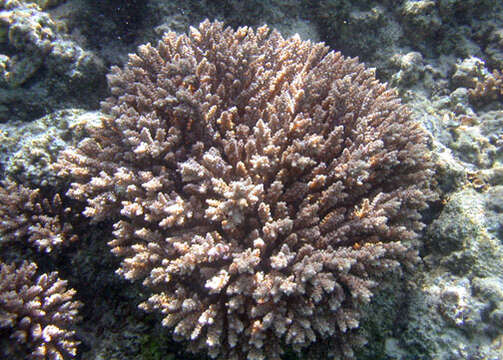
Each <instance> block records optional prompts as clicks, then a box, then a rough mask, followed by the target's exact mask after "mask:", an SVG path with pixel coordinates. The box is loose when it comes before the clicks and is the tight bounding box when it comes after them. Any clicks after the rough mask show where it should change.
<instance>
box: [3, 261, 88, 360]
mask: <svg viewBox="0 0 503 360" xmlns="http://www.w3.org/2000/svg"><path fill="white" fill-rule="evenodd" d="M36 271H37V265H36V264H35V263H29V262H24V263H23V264H22V265H21V266H20V267H18V268H16V267H15V266H14V265H9V264H4V263H1V262H0V329H2V330H3V331H5V330H6V329H7V330H8V332H9V333H10V337H11V338H12V339H15V340H17V342H18V343H20V344H24V346H25V347H26V348H27V349H28V352H30V354H29V355H27V356H28V358H29V359H50V360H63V359H68V358H69V357H73V356H74V355H75V354H76V350H77V345H78V342H77V341H75V340H74V339H73V337H74V331H71V330H69V328H70V327H71V325H72V324H73V323H74V322H75V321H76V320H77V319H78V316H77V313H78V309H79V307H80V306H81V303H80V302H78V301H74V300H73V296H74V295H75V290H73V289H70V290H67V288H66V281H64V280H61V279H59V278H58V274H57V273H56V272H52V273H50V274H42V275H40V276H38V277H36V276H35V273H36ZM4 351H5V349H3V350H2V352H4ZM16 356H18V357H19V358H20V356H21V355H20V354H19V352H17V355H16ZM23 358H24V357H23Z"/></svg>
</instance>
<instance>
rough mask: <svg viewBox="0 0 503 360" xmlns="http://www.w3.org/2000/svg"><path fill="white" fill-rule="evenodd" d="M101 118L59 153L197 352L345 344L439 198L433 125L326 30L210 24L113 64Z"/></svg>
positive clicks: (90, 209) (152, 303) (66, 171)
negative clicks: (327, 42) (285, 33)
mask: <svg viewBox="0 0 503 360" xmlns="http://www.w3.org/2000/svg"><path fill="white" fill-rule="evenodd" d="M108 80H109V85H110V90H111V94H112V96H111V97H110V98H109V99H107V101H105V102H104V103H103V104H102V109H103V112H104V113H105V114H106V116H104V118H103V122H102V124H101V126H98V127H97V128H96V129H94V130H92V133H91V136H90V137H89V138H87V139H85V140H83V141H82V142H81V143H80V144H79V145H78V146H77V147H76V148H70V149H68V150H65V151H63V152H62V153H61V155H60V158H59V160H58V163H57V164H56V168H57V170H58V171H59V174H60V175H63V176H70V177H71V178H72V179H73V183H72V186H71V189H70V190H69V192H68V194H69V195H70V196H71V197H73V198H75V199H78V200H82V201H86V202H87V208H86V210H85V211H84V214H85V215H87V216H89V217H91V218H92V220H93V221H95V222H96V221H101V220H104V219H113V220H114V221H116V223H115V231H114V239H113V240H112V241H111V242H110V245H111V247H112V251H113V252H114V253H115V254H116V255H118V256H120V257H122V258H123V261H122V264H121V266H120V268H119V270H118V273H119V274H121V275H122V276H124V277H125V278H127V279H131V280H137V279H143V283H144V285H146V286H147V287H149V288H151V290H152V292H153V295H152V296H151V297H150V298H149V299H148V300H147V301H145V302H144V303H143V304H141V305H140V306H141V308H143V309H145V310H148V311H154V310H158V311H160V312H161V313H162V314H163V317H164V319H163V321H162V324H163V325H165V326H167V327H169V328H172V329H173V334H174V337H175V339H179V340H189V350H191V351H207V352H208V354H209V355H210V356H212V357H218V358H221V359H245V358H246V359H250V360H251V359H279V357H280V354H282V353H283V351H284V348H285V347H286V346H291V347H292V348H293V349H294V350H296V351H300V350H302V349H303V348H306V347H307V346H309V345H311V344H313V343H315V342H322V341H325V343H328V344H329V345H330V347H331V351H332V353H333V354H334V355H341V356H343V357H346V358H349V357H352V356H353V350H352V348H353V346H356V345H358V344H361V342H362V339H361V338H360V337H358V336H357V335H356V334H355V333H354V331H353V330H354V329H356V328H357V327H358V326H359V319H360V318H361V316H362V305H363V304H365V303H368V302H369V301H370V298H371V296H372V291H373V289H374V288H375V287H376V286H377V285H378V284H379V281H380V278H381V277H382V276H383V275H384V274H385V273H387V272H397V271H400V268H401V265H406V266H409V265H413V264H414V263H415V262H416V261H417V253H416V251H415V250H414V249H413V248H412V246H411V245H410V240H411V239H413V238H414V237H415V236H416V235H417V232H419V231H420V230H421V229H422V227H423V224H422V223H421V216H420V211H421V210H423V209H424V208H425V207H426V202H427V201H428V200H429V199H432V198H434V195H433V193H432V192H431V191H430V190H429V186H430V182H431V178H432V170H431V169H430V168H431V161H430V159H429V154H428V151H427V147H426V135H425V133H424V131H423V130H422V128H421V127H420V126H419V124H418V123H416V122H414V121H412V120H411V118H410V114H409V112H408V110H407V109H406V108H405V107H404V106H403V105H401V103H400V100H399V99H398V98H397V96H396V94H395V91H394V90H393V89H388V88H387V86H386V85H385V84H382V83H380V82H379V81H377V80H376V79H375V76H374V71H373V70H371V69H366V68H365V67H364V65H362V64H360V63H359V62H358V61H357V59H350V58H344V57H343V56H342V55H341V54H340V53H336V52H331V51H329V49H328V48H327V47H326V46H324V45H323V44H313V43H311V42H309V41H302V40H301V39H300V38H299V37H298V36H294V37H292V38H289V39H284V38H283V37H282V36H281V35H280V34H279V33H278V32H276V31H270V30H269V29H268V28H267V27H266V26H263V27H261V28H259V29H257V30H256V31H253V30H252V29H250V28H247V27H243V28H239V29H237V30H235V31H234V30H232V29H230V28H224V27H223V25H222V23H219V22H208V21H206V22H203V23H202V24H201V25H200V26H199V28H198V29H195V28H191V31H190V34H189V35H180V36H178V35H176V34H175V33H167V34H165V35H164V37H163V39H162V41H160V42H159V44H158V46H157V47H152V46H151V45H150V44H147V45H144V46H140V47H139V49H138V52H137V54H132V55H130V57H129V61H128V63H127V65H126V66H125V67H124V69H119V68H117V67H114V68H113V69H112V73H111V74H110V75H109V77H108Z"/></svg>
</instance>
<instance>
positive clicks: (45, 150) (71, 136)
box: [0, 109, 101, 187]
mask: <svg viewBox="0 0 503 360" xmlns="http://www.w3.org/2000/svg"><path fill="white" fill-rule="evenodd" d="M100 116H101V115H100V113H99V112H86V111H84V110H81V109H67V110H61V111H57V112H55V113H51V114H49V115H47V116H45V117H43V118H41V119H39V120H37V121H34V122H31V123H9V124H0V136H2V138H0V140H1V144H2V146H0V164H1V168H2V170H3V171H2V175H3V177H10V178H12V179H16V180H17V181H19V182H22V183H24V184H30V185H31V186H35V187H47V186H53V187H54V186H55V187H58V186H59V185H60V183H61V182H62V179H60V178H58V177H57V176H56V174H55V172H54V171H53V169H52V167H51V165H52V164H53V163H54V162H55V161H56V158H57V155H58V153H59V151H60V150H62V149H64V148H65V147H67V146H70V145H75V144H77V143H78V142H79V141H80V140H81V139H82V138H83V137H84V136H85V134H86V128H87V127H88V126H90V125H92V124H93V123H96V122H97V121H99V118H100Z"/></svg>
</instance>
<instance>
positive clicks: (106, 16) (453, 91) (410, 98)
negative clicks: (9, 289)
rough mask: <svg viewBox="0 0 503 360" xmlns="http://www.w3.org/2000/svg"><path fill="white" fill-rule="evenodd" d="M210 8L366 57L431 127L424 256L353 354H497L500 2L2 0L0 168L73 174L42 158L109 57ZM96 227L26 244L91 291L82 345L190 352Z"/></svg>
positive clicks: (501, 322)
mask: <svg viewBox="0 0 503 360" xmlns="http://www.w3.org/2000/svg"><path fill="white" fill-rule="evenodd" d="M206 18H209V19H210V20H213V19H218V20H221V21H223V22H224V23H225V24H227V25H230V26H232V27H238V26H243V25H247V26H252V27H257V26H260V25H262V24H264V23H267V24H268V25H269V26H270V27H273V28H276V29H278V30H279V31H280V32H281V33H282V34H284V35H285V36H289V35H292V34H295V33H298V34H299V35H300V36H301V38H303V39H306V40H307V39H309V40H313V41H316V42H317V41H324V42H325V43H326V44H328V45H329V46H330V47H331V48H333V49H336V50H340V51H341V52H342V53H343V54H344V55H347V56H358V57H359V59H360V60H361V61H363V62H364V63H365V64H366V65H367V66H369V67H375V68H376V73H377V76H378V78H379V79H380V80H382V81H384V82H388V83H390V84H391V85H392V86H395V87H396V88H397V89H398V91H399V93H400V95H401V97H402V99H403V102H404V103H406V104H408V106H409V107H410V108H411V110H412V115H413V116H414V117H415V118H416V119H418V120H420V121H421V122H422V124H423V125H424V127H425V128H426V129H427V131H428V132H429V134H430V137H431V149H432V151H433V156H434V160H435V163H436V180H437V182H438V191H439V197H440V200H439V201H438V202H435V203H433V204H431V206H430V208H429V210H428V211H426V212H425V214H424V221H425V222H426V224H427V226H426V228H425V230H424V232H423V236H422V238H421V241H420V254H421V257H422V259H423V261H422V264H421V265H420V266H419V267H418V268H417V269H416V270H415V271H414V273H409V274H407V275H406V278H405V281H396V282H393V281H391V282H390V283H389V285H387V286H385V287H384V288H383V289H382V290H381V291H380V292H379V293H378V294H377V295H376V296H374V298H373V301H372V303H371V304H370V305H368V307H369V309H368V311H367V312H366V313H367V314H368V316H367V317H366V318H365V319H364V320H363V321H362V324H361V326H360V331H361V332H362V334H364V336H365V337H366V338H367V339H368V343H367V345H366V346H364V347H363V348H361V349H360V350H359V351H358V352H357V354H356V356H357V359H445V360H447V359H474V360H475V359H494V360H496V359H503V84H502V81H501V80H500V81H499V82H498V76H499V75H501V73H500V72H501V71H503V3H501V1H498V0H480V1H476V0H419V1H413V0H399V1H386V0H383V1H363V0H358V1H346V0H326V1H325V0H321V1H300V0H291V1H279V0H278V1H277V0H273V1H258V0H252V1H231V0H227V1H163V0H145V1H140V0H136V1H128V2H123V1H96V0H68V1H44V0H39V1H5V0H2V1H0V171H1V174H2V177H7V176H9V177H13V178H15V179H16V180H18V181H20V182H25V183H28V184H30V185H33V186H36V187H56V188H58V187H62V186H64V184H63V183H62V180H61V179H59V178H58V177H57V176H56V174H54V172H53V171H52V170H51V169H50V167H49V166H48V164H50V163H52V162H54V161H55V158H56V157H57V154H58V152H59V151H60V150H61V149H63V148H65V147H66V146H69V145H74V144H76V143H77V142H78V141H79V140H80V139H81V138H82V137H83V136H84V135H85V133H86V127H87V126H89V125H90V124H92V123H93V122H95V121H97V119H98V118H99V116H100V113H99V102H100V100H102V99H103V98H105V97H106V96H107V91H108V90H107V85H106V74H107V72H108V69H109V68H110V67H111V66H112V65H122V64H124V62H125V61H126V59H127V54H128V53H131V52H134V51H135V49H136V47H137V46H138V45H140V44H144V43H146V42H156V41H157V39H159V38H160V36H161V35H162V33H164V32H165V31H176V32H179V33H183V32H186V31H187V29H188V27H189V26H196V25H197V24H199V23H200V22H201V21H202V20H204V19H206ZM493 71H496V73H493ZM498 72H499V73H498ZM93 226H94V227H93V228H92V231H90V232H89V233H88V235H87V236H81V240H80V242H79V243H78V244H74V245H72V246H71V247H69V248H68V249H65V251H63V252H62V253H59V254H58V255H57V256H56V255H54V256H53V257H48V256H46V255H41V254H37V253H36V252H34V251H31V250H27V253H26V254H23V255H22V256H26V257H27V258H30V259H34V260H36V261H37V263H38V264H39V266H40V268H41V269H42V270H44V271H52V270H58V271H59V272H60V274H61V276H62V277H64V278H65V279H67V280H68V281H69V283H70V285H71V286H72V287H74V288H75V289H76V290H77V293H78V294H79V295H78V298H79V299H80V300H82V301H83V302H84V304H85V305H84V307H83V308H82V310H81V315H82V317H83V319H82V321H81V322H79V323H78V324H77V328H76V331H77V338H78V339H79V340H80V341H81V345H80V347H79V354H78V355H77V357H76V358H77V359H89V360H99V359H108V360H109V359H121V360H126V359H131V360H132V359H135V360H147V359H149V360H150V359H182V358H183V359H185V358H188V357H190V355H187V354H185V353H184V352H183V345H180V344H178V343H175V342H173V341H172V340H171V339H170V336H169V331H167V330H165V329H164V328H162V326H161V325H160V322H159V321H158V319H156V316H155V314H145V313H143V312H142V311H141V310H138V309H137V304H138V303H139V302H140V301H141V298H142V292H144V289H142V288H141V286H140V285H139V284H135V283H129V282H127V281H125V280H122V279H120V278H119V277H118V276H116V275H115V273H114V270H115V269H116V268H117V264H118V260H117V259H116V258H114V257H113V255H111V254H110V252H109V250H108V247H107V245H106V239H105V241H103V239H102V237H103V236H105V235H103V234H106V233H107V232H108V230H109V228H110V224H106V223H105V224H99V225H93ZM2 256H3V257H4V260H11V259H15V258H16V256H20V254H4V255H2ZM2 341H6V340H5V339H3V340H2ZM292 357H293V355H292ZM194 358H195V357H194Z"/></svg>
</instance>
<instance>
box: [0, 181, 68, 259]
mask: <svg viewBox="0 0 503 360" xmlns="http://www.w3.org/2000/svg"><path fill="white" fill-rule="evenodd" d="M70 213H71V209H70V208H68V207H65V206H63V202H62V199H61V196H60V195H59V194H57V193H56V194H55V195H54V196H52V197H50V198H46V197H44V196H43V195H42V193H41V190H40V189H30V188H28V187H26V186H24V185H19V184H16V183H15V182H13V181H11V180H6V181H4V183H3V185H1V186H0V235H1V237H2V240H3V241H22V240H24V239H26V240H27V241H28V242H29V243H32V244H33V245H35V246H36V247H37V248H38V250H40V251H45V252H51V251H52V250H53V249H54V248H55V247H57V246H59V245H61V244H65V243H66V244H68V243H70V242H72V241H75V240H77V235H75V234H74V232H73V226H72V225H71V222H70V221H69V217H70V216H71V214H70ZM67 220H68V221H67Z"/></svg>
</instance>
